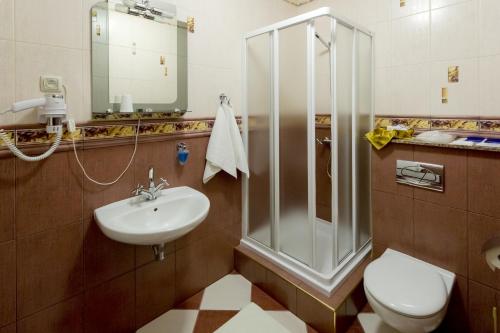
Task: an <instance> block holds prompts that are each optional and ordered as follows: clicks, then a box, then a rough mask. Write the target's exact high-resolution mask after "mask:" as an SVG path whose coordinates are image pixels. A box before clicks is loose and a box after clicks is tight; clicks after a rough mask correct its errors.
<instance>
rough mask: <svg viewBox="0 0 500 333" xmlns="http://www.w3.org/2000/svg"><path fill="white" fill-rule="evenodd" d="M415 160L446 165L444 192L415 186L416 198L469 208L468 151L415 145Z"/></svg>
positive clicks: (464, 208)
mask: <svg viewBox="0 0 500 333" xmlns="http://www.w3.org/2000/svg"><path fill="white" fill-rule="evenodd" d="M414 160H415V161H418V162H424V163H432V164H439V165H443V166H444V192H436V191H430V190H424V189H420V188H415V192H414V196H415V199H419V200H423V201H428V202H434V203H437V204H440V205H444V206H451V207H454V208H459V209H463V210H466V209H467V153H466V152H465V151H462V150H459V149H440V148H432V147H415V152H414Z"/></svg>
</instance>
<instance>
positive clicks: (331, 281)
mask: <svg viewBox="0 0 500 333" xmlns="http://www.w3.org/2000/svg"><path fill="white" fill-rule="evenodd" d="M321 17H329V18H331V20H330V22H331V29H330V31H331V36H330V40H331V43H330V47H331V50H330V52H329V53H330V63H331V65H330V80H331V85H330V114H331V119H332V121H331V133H332V141H333V142H332V146H331V149H332V154H333V155H332V163H331V169H330V171H331V174H332V175H335V176H334V177H332V189H333V191H332V203H331V204H332V206H331V207H332V225H333V233H334V235H333V240H334V241H333V242H332V244H331V245H332V248H331V251H332V254H333V256H332V260H333V264H332V267H333V270H332V271H331V272H330V273H326V274H323V273H320V272H318V271H316V270H314V269H313V268H312V267H314V263H315V252H316V251H314V247H315V244H314V242H315V237H314V235H315V230H314V228H315V223H312V221H313V219H316V207H315V205H316V179H315V164H316V161H315V136H314V135H312V133H315V109H316V105H315V103H316V102H315V91H316V87H315V38H316V37H315V33H316V32H315V19H318V18H321ZM301 23H306V24H307V41H306V45H307V131H308V135H307V137H308V139H307V141H308V142H307V147H308V148H307V151H308V156H307V159H308V160H307V168H308V217H309V222H310V226H311V228H310V230H309V232H310V233H312V235H313V237H312V242H313V244H312V246H313V251H312V265H311V266H312V267H309V266H307V265H305V264H303V263H302V262H300V261H298V260H296V259H295V258H293V257H291V256H289V255H287V254H285V253H284V252H281V251H280V246H279V242H280V237H279V233H280V231H279V225H278V224H279V220H280V216H279V215H280V210H279V204H280V202H279V194H280V193H279V192H280V186H279V180H280V179H279V176H278V175H279V173H280V166H279V162H280V161H279V149H280V144H279V114H280V113H279V110H280V105H279V104H280V101H279V97H278V96H279V91H280V82H279V76H280V73H279V69H280V66H279V31H280V30H283V29H286V28H288V27H292V26H295V25H299V24H301ZM339 24H340V25H343V26H344V27H346V28H349V29H351V30H352V31H353V44H352V47H353V52H352V57H353V66H352V85H353V88H354V89H353V90H352V112H353V114H354V112H355V111H356V109H357V94H356V92H357V89H356V87H357V73H356V71H357V67H358V66H356V60H357V58H356V57H357V47H358V38H357V36H358V34H357V32H358V31H360V32H362V33H364V34H366V35H367V36H369V37H370V38H371V60H370V61H371V64H370V66H371V73H370V75H371V101H370V103H371V110H370V126H373V125H372V124H373V107H374V103H373V99H374V93H373V92H374V87H373V73H374V60H373V59H374V53H373V52H374V51H373V33H372V32H370V31H369V30H368V29H365V28H362V27H360V26H359V25H356V24H354V23H352V22H350V21H349V20H347V19H344V18H340V17H338V16H337V15H334V14H333V12H332V10H331V8H329V7H323V8H319V9H317V10H314V11H311V12H308V13H305V14H302V15H299V16H296V17H292V18H290V19H287V20H284V21H281V22H278V23H275V24H272V25H270V26H267V27H264V28H260V29H258V30H255V31H253V32H250V33H248V34H246V35H245V36H244V37H243V64H242V65H243V140H244V144H245V147H246V148H247V154H248V144H249V141H248V139H249V138H248V130H249V126H248V109H247V108H248V104H247V103H248V99H247V98H248V95H247V94H248V90H247V89H248V87H247V78H248V77H247V42H248V40H249V39H251V38H253V37H257V36H260V35H264V34H267V35H268V36H269V37H270V38H269V39H270V59H271V64H270V68H271V70H272V73H270V77H271V78H270V81H271V83H272V86H271V91H270V96H271V104H272V105H271V108H270V112H271V114H270V115H269V120H270V127H269V130H270V131H271V134H272V136H271V137H270V139H271V142H270V144H271V149H270V151H271V153H270V157H269V158H270V160H269V162H270V165H271V166H272V172H271V173H270V182H271V188H270V192H271V197H272V198H273V197H274V198H275V200H272V202H271V212H272V214H273V216H272V220H271V246H270V247H268V246H266V245H264V244H261V243H260V242H258V241H257V240H255V239H252V238H251V237H250V236H249V235H248V231H249V226H248V223H249V221H248V212H249V201H248V189H249V180H248V178H246V177H244V178H243V186H242V191H243V193H242V198H243V207H242V219H243V226H242V240H241V243H242V245H243V246H247V247H249V248H251V249H252V250H254V251H256V252H257V253H259V254H261V255H264V256H265V257H266V258H268V259H270V260H271V261H273V262H274V263H275V264H277V265H278V266H281V267H282V268H285V269H286V270H288V271H289V272H291V273H292V274H294V275H296V276H299V277H300V278H301V279H302V280H303V281H304V282H306V283H308V284H309V285H311V286H313V287H315V288H316V289H318V290H319V291H321V292H323V293H324V294H326V295H330V294H331V293H332V291H333V290H334V289H335V287H336V286H337V285H338V284H339V283H340V282H341V281H342V280H343V279H344V278H345V277H346V276H347V275H348V274H349V272H350V271H351V270H352V269H353V268H354V267H355V266H356V265H357V264H358V263H360V262H361V261H362V260H363V259H364V258H365V257H366V256H367V255H369V253H370V251H371V232H370V239H369V240H368V241H367V242H366V243H364V244H359V240H358V237H357V235H358V233H357V232H356V231H357V225H356V209H357V207H356V205H355V203H356V201H355V200H353V209H352V214H353V215H352V216H353V219H352V228H353V229H352V230H353V232H352V245H353V250H352V252H351V253H350V254H349V255H348V256H347V257H346V258H344V259H342V260H341V261H340V262H339V260H338V256H337V246H336V244H337V243H338V241H337V234H338V233H337V228H336V226H337V224H336V223H335V221H337V218H338V212H339V209H338V200H336V198H338V193H339V184H338V177H337V176H336V172H335V170H338V145H337V143H338V142H339V141H338V130H337V127H338V122H337V116H338V110H337V96H336V86H337V82H336V79H337V77H336V74H337V72H336V67H337V63H336V60H337V59H336V58H337V56H336V53H337V49H336V46H337V45H336V44H337V43H336V39H335V37H336V30H337V25H339ZM352 126H353V128H356V117H352ZM355 136H356V132H355V131H353V132H352V167H353V169H354V168H356V167H357V166H356V140H355ZM356 181H357V180H356V173H353V179H352V184H353V185H354V184H355V182H356ZM356 195H357V194H356V187H355V186H352V197H353V198H355V197H356ZM370 214H371V213H370ZM370 225H371V217H370ZM370 228H371V227H370Z"/></svg>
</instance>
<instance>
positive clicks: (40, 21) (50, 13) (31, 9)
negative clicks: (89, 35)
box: [15, 0, 82, 49]
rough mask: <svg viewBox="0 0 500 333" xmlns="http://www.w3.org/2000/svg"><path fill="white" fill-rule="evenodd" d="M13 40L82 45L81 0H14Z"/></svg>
mask: <svg viewBox="0 0 500 333" xmlns="http://www.w3.org/2000/svg"><path fill="white" fill-rule="evenodd" d="M15 26H16V40H17V41H23V42H33V43H40V44H46V45H54V46H63V47H70V48H75V49H81V48H82V0H71V1H67V0H46V1H31V0H16V6H15Z"/></svg>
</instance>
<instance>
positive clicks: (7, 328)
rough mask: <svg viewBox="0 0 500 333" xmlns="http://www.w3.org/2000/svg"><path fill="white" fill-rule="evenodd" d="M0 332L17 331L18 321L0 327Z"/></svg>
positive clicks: (13, 332) (9, 332)
mask: <svg viewBox="0 0 500 333" xmlns="http://www.w3.org/2000/svg"><path fill="white" fill-rule="evenodd" d="M0 333H16V323H14V324H10V325H7V326H4V327H0Z"/></svg>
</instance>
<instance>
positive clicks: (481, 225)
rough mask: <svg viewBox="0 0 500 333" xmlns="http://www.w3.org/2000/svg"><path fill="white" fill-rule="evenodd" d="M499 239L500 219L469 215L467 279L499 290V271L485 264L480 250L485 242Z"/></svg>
mask: <svg viewBox="0 0 500 333" xmlns="http://www.w3.org/2000/svg"><path fill="white" fill-rule="evenodd" d="M493 237H500V219H494V218H491V217H487V216H483V215H477V214H473V213H470V214H469V278H470V279H472V280H475V281H477V282H481V283H484V284H486V285H489V286H491V287H493V288H496V289H500V271H499V270H496V271H495V272H493V271H492V270H491V269H490V268H489V266H488V265H487V264H486V260H485V259H484V256H483V255H482V254H481V249H482V247H483V245H484V243H485V242H487V241H488V240H490V239H491V238H493Z"/></svg>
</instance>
